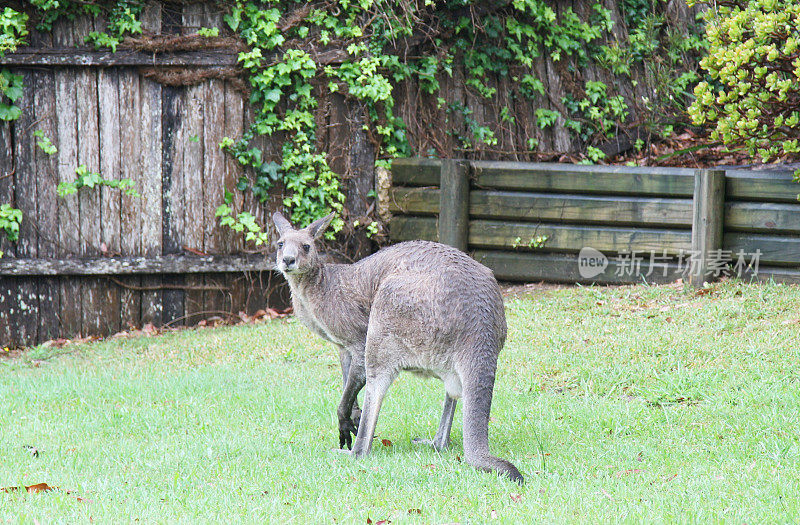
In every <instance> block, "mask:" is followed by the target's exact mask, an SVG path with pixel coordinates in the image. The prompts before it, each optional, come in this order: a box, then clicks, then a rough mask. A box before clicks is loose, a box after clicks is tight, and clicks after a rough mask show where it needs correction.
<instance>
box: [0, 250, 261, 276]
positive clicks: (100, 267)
mask: <svg viewBox="0 0 800 525" xmlns="http://www.w3.org/2000/svg"><path fill="white" fill-rule="evenodd" d="M272 259H273V258H272V257H271V256H269V257H265V256H263V255H260V254H247V255H208V256H200V255H180V254H176V255H156V256H152V257H86V258H74V259H20V258H16V259H14V258H6V257H4V258H2V259H0V276H3V277H14V276H30V275H52V276H63V275H147V274H150V275H153V274H181V273H188V274H197V273H225V272H245V271H265V270H273V269H274V267H275V264H274V261H273V260H272Z"/></svg>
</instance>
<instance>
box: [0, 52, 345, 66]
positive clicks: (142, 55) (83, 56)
mask: <svg viewBox="0 0 800 525" xmlns="http://www.w3.org/2000/svg"><path fill="white" fill-rule="evenodd" d="M347 56H348V55H347V52H346V51H345V50H343V49H329V48H324V49H321V50H319V51H317V52H313V53H311V58H313V59H314V62H316V63H317V64H319V65H330V64H338V63H341V62H342V61H343V60H345V59H347ZM238 61H239V51H238V50H236V49H226V48H208V49H202V50H195V51H169V52H166V51H165V52H158V53H151V52H146V51H136V50H132V49H118V50H117V51H116V52H113V51H104V50H96V49H91V48H75V47H68V48H32V47H21V48H19V49H17V51H16V52H14V53H8V54H6V55H5V56H4V57H0V65H4V66H18V67H23V66H39V67H57V66H74V67H109V66H131V67H135V66H178V67H232V66H235V65H236V64H237V63H238Z"/></svg>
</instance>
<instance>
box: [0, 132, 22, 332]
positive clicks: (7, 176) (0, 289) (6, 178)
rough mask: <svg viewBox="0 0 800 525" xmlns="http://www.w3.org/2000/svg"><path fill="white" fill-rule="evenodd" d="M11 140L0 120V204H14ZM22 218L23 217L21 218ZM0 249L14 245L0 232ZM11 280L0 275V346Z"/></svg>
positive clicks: (6, 328)
mask: <svg viewBox="0 0 800 525" xmlns="http://www.w3.org/2000/svg"><path fill="white" fill-rule="evenodd" d="M12 144H13V142H12V141H11V123H10V122H4V121H0V205H2V204H10V205H12V206H13V205H14V170H15V165H14V164H15V163H14V151H13V149H12ZM23 220H24V219H23ZM0 250H2V251H3V252H4V254H5V255H4V257H13V256H14V254H15V253H16V247H15V246H14V244H12V243H11V242H10V241H9V240H8V239H7V238H6V235H5V233H3V232H0ZM11 283H12V280H11V279H8V278H4V277H0V346H2V345H4V344H6V342H8V341H11V323H10V309H11V294H12V292H13V290H12V287H11Z"/></svg>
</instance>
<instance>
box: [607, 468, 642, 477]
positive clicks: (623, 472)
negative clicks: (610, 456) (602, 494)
mask: <svg viewBox="0 0 800 525" xmlns="http://www.w3.org/2000/svg"><path fill="white" fill-rule="evenodd" d="M640 472H644V469H641V468H629V469H627V470H620V471H619V472H617V473H616V474H614V475H615V476H616V477H618V478H621V477H622V476H629V475H631V474H638V473H640Z"/></svg>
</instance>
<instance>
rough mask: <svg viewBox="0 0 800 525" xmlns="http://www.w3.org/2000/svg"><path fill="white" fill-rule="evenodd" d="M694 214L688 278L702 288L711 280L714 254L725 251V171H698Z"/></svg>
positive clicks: (694, 284) (696, 174)
mask: <svg viewBox="0 0 800 525" xmlns="http://www.w3.org/2000/svg"><path fill="white" fill-rule="evenodd" d="M692 215H693V218H692V257H693V258H694V259H695V260H694V261H693V262H694V263H695V264H693V265H692V267H691V275H690V276H689V277H690V280H691V283H692V285H693V286H703V283H704V282H705V281H706V280H708V279H709V277H710V265H711V258H712V257H713V255H712V252H714V251H715V250H720V249H721V248H722V227H723V224H722V221H723V217H724V215H725V172H724V171H723V170H697V172H696V173H695V185H694V205H693V214H692Z"/></svg>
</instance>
